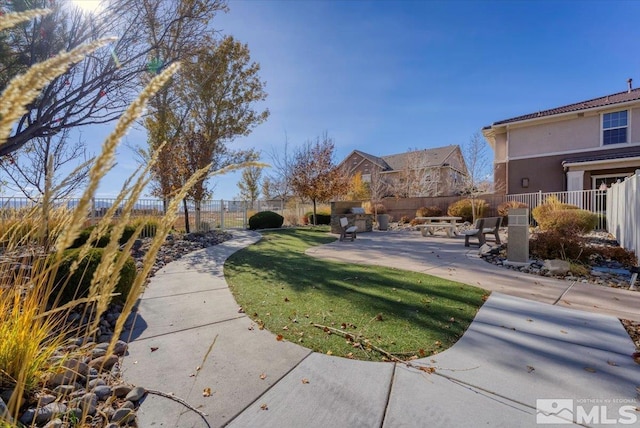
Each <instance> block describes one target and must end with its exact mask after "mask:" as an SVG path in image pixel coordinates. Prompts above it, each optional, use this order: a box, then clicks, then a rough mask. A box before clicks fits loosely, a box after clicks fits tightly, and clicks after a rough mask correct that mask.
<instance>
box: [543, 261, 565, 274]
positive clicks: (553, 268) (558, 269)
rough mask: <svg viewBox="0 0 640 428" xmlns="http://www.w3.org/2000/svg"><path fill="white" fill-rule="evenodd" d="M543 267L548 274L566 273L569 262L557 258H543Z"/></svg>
mask: <svg viewBox="0 0 640 428" xmlns="http://www.w3.org/2000/svg"><path fill="white" fill-rule="evenodd" d="M544 267H545V269H547V270H548V271H549V274H550V275H566V274H567V273H568V272H569V270H570V269H571V265H570V264H569V262H567V261H565V260H559V259H554V260H545V261H544Z"/></svg>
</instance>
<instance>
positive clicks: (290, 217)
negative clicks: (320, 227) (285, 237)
mask: <svg viewBox="0 0 640 428" xmlns="http://www.w3.org/2000/svg"><path fill="white" fill-rule="evenodd" d="M284 219H285V220H286V221H287V223H288V224H289V225H290V226H297V225H298V216H297V215H295V214H292V213H289V214H286V215H285V216H284Z"/></svg>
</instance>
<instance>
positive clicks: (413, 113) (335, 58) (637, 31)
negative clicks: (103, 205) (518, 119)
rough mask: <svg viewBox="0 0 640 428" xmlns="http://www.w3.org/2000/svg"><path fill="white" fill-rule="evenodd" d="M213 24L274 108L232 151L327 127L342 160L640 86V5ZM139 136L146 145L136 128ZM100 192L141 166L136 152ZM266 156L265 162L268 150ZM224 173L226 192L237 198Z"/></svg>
mask: <svg viewBox="0 0 640 428" xmlns="http://www.w3.org/2000/svg"><path fill="white" fill-rule="evenodd" d="M229 7H230V11H229V13H227V14H223V15H219V16H218V17H216V19H215V20H214V21H213V22H212V25H213V27H214V28H215V29H217V30H219V31H220V32H221V33H222V34H232V35H233V36H234V37H236V39H238V40H240V41H242V42H245V43H247V44H248V45H249V48H250V50H251V55H252V58H253V59H254V60H255V61H257V62H259V63H260V64H261V67H262V69H261V73H260V75H261V77H262V78H263V80H265V81H266V82H267V86H266V90H267V92H268V94H269V96H268V98H267V100H266V102H265V103H264V104H263V106H264V107H267V108H269V110H270V111H271V116H270V118H269V119H268V120H267V122H265V123H264V124H262V125H260V126H258V127H257V128H256V129H255V130H254V132H253V133H252V134H251V135H250V136H248V137H242V138H239V139H237V140H236V141H235V142H233V144H232V147H234V148H249V147H255V148H256V149H258V150H261V151H262V152H263V153H267V152H269V151H270V150H271V148H272V147H273V148H276V149H277V150H281V149H282V147H283V145H284V141H285V133H286V135H287V137H288V140H289V144H290V147H295V146H298V145H300V144H302V143H304V142H305V141H306V140H309V139H314V138H315V137H316V136H318V135H321V134H322V133H323V132H324V131H327V132H328V133H329V135H330V136H331V137H333V138H334V140H335V143H336V160H337V161H340V160H342V159H343V158H344V157H345V156H346V155H348V154H349V153H350V152H351V151H352V150H354V149H358V150H362V151H365V152H368V153H371V154H374V155H388V154H394V153H400V152H404V151H406V150H407V149H409V148H429V147H438V146H444V145H449V144H464V143H465V142H467V141H468V140H469V138H470V137H471V135H472V134H473V133H474V132H476V131H479V130H480V129H481V128H482V127H483V126H486V125H489V124H491V123H492V122H495V121H498V120H501V119H506V118H509V117H514V116H518V115H521V114H526V113H531V112H535V111H538V110H543V109H547V108H552V107H557V106H560V105H564V104H569V103H573V102H577V101H581V100H586V99H589V98H595V97H598V96H602V95H606V94H610V93H615V92H620V91H624V90H626V87H627V83H626V80H627V79H628V78H629V77H631V78H634V79H635V82H636V84H635V85H634V86H638V85H640V50H639V49H638V46H639V45H638V41H639V40H640V26H639V25H638V24H637V16H639V15H640V2H635V1H629V2H623V1H606V2H597V1H554V2H551V1H548V2H547V1H532V2H524V1H492V2H486V1H441V2H440V1H364V0H361V1H358V0H356V1H328V0H325V1H305V0H300V1H296V0H287V1H278V0H231V1H230V2H229ZM128 139H129V141H131V142H134V143H135V142H138V141H139V142H142V143H144V140H145V138H144V135H143V134H142V133H141V132H139V131H132V132H131V133H130V135H129V137H128ZM120 153H121V154H120V156H119V165H118V167H117V168H116V170H115V171H114V173H112V174H111V175H110V176H109V177H108V180H107V181H105V183H104V184H103V185H102V186H101V188H100V190H99V193H100V194H101V195H104V196H108V195H111V194H113V193H115V192H117V190H119V187H120V183H121V181H122V177H123V176H124V175H126V174H128V173H129V172H132V171H133V170H134V169H135V168H136V165H135V161H134V160H133V158H132V156H131V154H130V152H129V150H128V149H126V148H124V147H123V148H122V149H121V150H120ZM265 160H266V159H265ZM238 179H239V175H238V174H236V175H232V176H229V177H227V178H222V179H218V180H216V181H217V185H216V189H215V191H214V198H215V199H232V198H233V197H234V196H236V195H237V194H238V188H237V185H236V183H237V181H238Z"/></svg>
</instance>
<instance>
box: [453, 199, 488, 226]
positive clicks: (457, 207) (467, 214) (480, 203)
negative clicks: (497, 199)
mask: <svg viewBox="0 0 640 428" xmlns="http://www.w3.org/2000/svg"><path fill="white" fill-rule="evenodd" d="M471 202H472V201H471V199H461V200H459V201H457V202H454V203H452V204H451V205H449V208H447V214H448V215H450V216H452V217H462V221H473V210H472V205H471ZM473 205H474V206H475V209H476V215H477V217H483V216H484V212H485V211H486V210H487V208H488V207H489V205H488V204H487V201H485V200H484V199H475V200H474V201H473Z"/></svg>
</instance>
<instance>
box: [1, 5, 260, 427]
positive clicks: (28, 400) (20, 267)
mask: <svg viewBox="0 0 640 428" xmlns="http://www.w3.org/2000/svg"><path fill="white" fill-rule="evenodd" d="M45 12H46V11H31V12H29V13H21V14H7V15H4V16H0V29H2V28H9V27H11V26H12V25H15V24H16V23H18V22H23V21H24V20H26V19H31V18H32V17H34V16H39V15H41V14H43V13H45ZM107 42H108V40H102V41H98V42H95V43H90V44H87V45H85V46H81V47H79V48H76V49H74V50H73V51H71V52H62V53H60V54H59V55H57V56H56V57H54V58H51V59H49V60H47V61H44V62H42V63H40V64H36V65H34V66H32V67H31V68H30V69H29V70H28V71H27V72H25V73H24V74H23V75H20V76H16V77H15V78H14V79H13V80H12V81H11V82H10V83H9V85H8V86H7V88H6V89H5V91H4V92H3V93H2V94H1V95H0V147H1V146H2V145H3V144H5V143H6V140H7V138H8V136H9V134H10V132H11V129H12V126H13V122H14V121H15V120H16V119H17V118H19V117H20V116H21V115H22V114H23V112H24V111H25V110H24V106H25V105H27V104H28V103H29V102H31V101H32V100H33V99H34V98H35V97H37V96H38V94H39V91H40V90H41V89H42V88H43V87H44V86H45V85H46V84H47V83H48V82H49V81H51V80H52V79H53V78H55V77H56V76H58V75H60V74H62V73H64V72H65V71H66V70H67V69H68V67H69V65H70V64H71V63H74V62H79V61H81V60H82V59H83V57H84V56H85V55H86V54H87V53H89V52H91V51H93V50H95V49H97V48H98V47H100V46H102V45H104V44H105V43H107ZM178 67H179V64H173V65H171V66H169V67H167V69H166V70H164V71H163V72H162V73H161V74H159V75H157V76H156V77H154V78H153V79H152V80H151V82H150V83H149V84H148V85H147V86H146V87H145V88H144V90H143V91H142V93H141V94H140V96H139V97H138V99H136V100H135V101H134V102H133V103H132V104H131V105H130V106H129V108H128V109H127V110H126V111H125V113H124V114H123V115H122V116H121V118H120V119H119V121H118V123H117V124H116V127H115V129H114V131H113V132H112V133H111V134H110V135H109V136H108V137H107V139H106V140H105V142H104V144H103V146H102V151H101V153H100V154H99V155H98V156H97V157H96V158H95V159H94V160H93V164H92V167H91V169H90V173H89V183H88V185H87V188H86V190H85V191H84V192H83V194H82V196H81V198H80V200H79V202H78V203H77V204H76V205H75V206H74V207H73V208H61V207H60V204H58V205H56V204H54V201H53V200H52V198H53V196H52V195H54V194H56V191H55V189H51V183H47V184H46V185H45V192H44V194H43V195H42V197H41V199H40V200H39V201H38V203H37V204H35V205H34V206H33V207H32V208H23V209H19V210H3V209H0V247H1V248H0V256H1V258H0V393H2V392H3V391H4V392H7V391H9V392H11V394H10V395H11V398H10V399H9V401H8V403H6V404H7V410H8V411H7V412H5V414H1V413H0V427H2V426H6V425H9V426H14V425H15V424H16V420H18V418H19V416H20V411H21V410H22V409H24V408H25V407H26V406H29V405H35V404H36V403H37V398H36V392H37V391H38V390H39V389H41V388H42V387H43V386H44V385H46V384H47V382H48V381H49V380H50V379H51V378H52V376H54V375H56V374H59V373H61V371H64V370H66V372H68V369H66V368H65V367H64V365H65V363H66V362H69V361H70V360H71V359H73V358H81V357H84V356H86V355H87V352H90V349H87V348H86V347H80V348H78V347H76V346H68V345H69V340H73V341H74V342H75V341H77V339H81V340H90V339H92V338H95V337H96V335H97V331H98V324H99V320H100V316H101V314H102V313H103V312H104V311H105V310H106V309H107V307H108V305H109V303H110V301H111V299H112V298H113V297H114V296H115V295H116V292H115V290H116V284H118V282H119V280H120V274H121V270H122V268H123V265H124V264H125V263H126V260H127V257H126V255H127V254H128V253H129V252H130V250H131V248H132V247H133V245H134V242H135V240H136V238H137V237H138V235H140V233H141V232H142V231H143V229H144V228H145V226H146V224H147V223H146V222H142V221H133V222H132V223H133V224H134V225H136V226H135V227H136V229H135V232H134V233H133V234H132V235H130V238H129V239H128V240H127V241H126V242H125V243H124V244H123V245H121V244H122V243H121V242H120V240H121V238H122V236H123V234H124V231H125V227H126V226H127V225H129V224H130V220H131V217H132V213H133V212H134V209H135V205H136V202H137V200H138V198H139V197H140V195H141V194H142V192H143V190H144V189H145V186H146V185H147V184H148V182H149V180H150V172H151V168H152V166H153V164H154V162H156V160H157V153H158V151H156V153H155V154H154V155H153V156H152V157H151V160H150V162H149V164H148V165H147V166H146V168H144V169H143V170H142V171H139V172H137V173H136V174H134V175H133V176H132V177H131V178H130V179H129V180H127V181H126V182H125V184H124V185H123V188H122V191H121V192H120V194H119V195H118V197H117V198H116V200H115V203H114V204H112V206H111V207H110V208H109V209H108V210H107V212H106V214H105V215H104V216H103V217H102V218H101V219H100V221H99V222H98V223H97V224H96V225H95V228H94V229H93V230H92V232H91V235H90V237H89V239H87V240H86V242H85V243H84V244H83V245H82V246H81V248H80V249H79V250H78V252H77V254H78V256H77V258H76V260H75V261H74V262H73V263H72V264H71V267H70V268H69V272H68V274H66V277H65V278H64V279H63V281H62V282H60V283H56V282H55V279H56V276H57V274H58V272H59V270H60V269H61V266H62V262H63V260H64V257H65V254H66V253H65V250H66V249H67V248H69V247H70V246H71V244H72V243H73V242H74V241H75V240H76V238H77V237H78V236H79V235H80V232H81V231H82V228H83V227H84V226H85V225H86V224H87V222H88V218H87V213H88V212H90V206H91V200H92V199H93V198H94V196H95V192H96V190H97V188H98V185H99V183H100V180H101V179H102V178H103V177H104V176H105V174H106V173H107V172H108V171H109V169H110V168H111V166H112V165H113V163H114V159H115V154H116V148H117V145H118V143H119V141H120V140H121V139H122V137H123V136H124V135H125V133H126V131H127V129H128V128H129V127H130V126H131V125H132V124H133V123H134V122H135V121H136V120H137V118H138V117H139V116H140V114H141V113H142V111H143V110H144V108H145V105H146V103H147V101H148V100H149V99H150V98H151V97H152V96H153V95H154V94H155V93H156V92H157V91H158V90H159V89H161V88H162V87H163V85H165V84H166V83H167V82H168V80H169V79H170V77H171V75H172V74H173V73H175V72H176V71H177V69H178ZM248 166H265V165H264V164H261V163H258V162H246V163H242V164H239V165H232V166H229V167H226V168H223V169H221V170H219V171H213V172H212V171H210V168H211V165H208V166H207V167H205V168H202V169H200V170H199V171H198V172H196V174H194V176H193V177H191V178H190V179H189V180H188V181H187V182H186V183H185V185H184V186H183V188H182V189H180V190H179V191H177V192H176V194H175V196H174V198H173V199H172V200H171V201H170V202H169V208H168V210H167V213H166V214H165V215H164V217H161V218H160V219H156V223H155V224H156V225H157V227H156V230H155V233H154V236H153V238H152V241H151V244H150V249H149V251H148V252H147V253H146V256H145V260H144V263H143V265H142V267H141V268H140V270H139V272H138V274H137V276H136V277H135V279H134V280H133V282H132V286H131V288H130V290H129V292H128V294H127V295H126V296H119V297H121V300H122V301H123V302H124V303H123V306H124V308H123V309H122V311H121V315H120V317H119V318H118V320H117V322H116V328H115V332H114V334H113V336H112V340H111V343H110V346H109V349H108V350H107V356H108V355H110V354H111V353H112V352H113V348H114V346H115V342H116V341H117V339H118V338H119V336H120V334H121V332H122V330H123V327H124V323H125V321H126V319H127V318H128V316H129V314H130V312H131V309H132V307H133V305H134V304H135V302H136V301H137V299H138V298H139V296H140V294H141V293H142V291H143V289H144V284H145V282H146V278H147V276H148V274H149V272H150V271H151V268H152V267H153V264H154V261H155V257H156V255H157V253H158V250H159V249H160V247H161V246H162V244H163V242H164V241H165V238H166V236H167V235H168V234H169V232H170V231H171V228H172V226H173V224H174V222H175V220H176V217H177V213H178V206H179V203H180V202H181V201H182V199H183V198H185V197H186V195H187V193H188V192H189V190H190V189H191V187H193V185H195V184H196V183H197V182H199V181H200V180H202V179H205V178H206V177H207V176H212V175H219V174H224V173H226V172H229V171H233V170H236V169H240V168H245V167H248ZM48 167H49V168H51V163H50V162H49V166H48ZM63 205H64V204H63ZM116 212H117V213H118V215H117V216H116V215H115V214H116ZM106 236H108V237H109V241H108V244H107V245H106V247H105V248H104V249H102V250H101V251H102V252H101V254H102V255H101V258H100V262H99V264H98V266H97V267H96V268H95V270H94V271H93V272H89V271H84V270H81V269H86V267H85V268H81V266H82V263H81V262H82V260H84V259H85V258H87V257H89V255H90V254H91V253H92V248H93V247H94V246H95V245H96V243H97V242H98V241H99V240H100V238H101V237H106ZM85 266H88V264H85ZM75 273H80V277H83V276H89V275H91V277H90V285H89V287H88V292H87V293H86V294H80V293H79V291H80V283H81V282H83V281H82V280H80V281H79V282H78V283H73V282H72V277H73V278H75V277H76V276H77V275H74V274H75ZM76 281H77V280H76ZM69 287H71V289H72V290H74V287H75V293H72V294H73V295H74V296H76V297H75V298H74V299H72V300H71V301H63V300H62V299H61V297H62V294H63V290H65V289H67V288H69ZM78 310H80V311H82V314H81V315H80V319H85V318H87V319H89V320H90V322H88V323H85V324H79V325H78V324H77V323H76V324H72V323H70V322H69V317H70V315H71V314H72V312H73V311H75V313H76V314H77V313H78ZM2 395H3V396H6V394H2ZM58 399H59V400H62V401H64V400H65V397H62V398H58ZM0 411H1V410H0ZM86 411H88V409H86V410H85V413H84V414H83V415H80V416H78V415H76V414H75V413H73V412H71V413H69V414H67V415H66V416H62V418H63V423H64V424H67V425H71V424H73V425H74V426H76V425H78V426H79V425H82V426H84V424H86V423H88V422H87V421H88V420H89V419H88V418H89V415H87V414H86ZM71 415H73V416H71ZM105 425H106V422H105ZM65 426H66V425H65Z"/></svg>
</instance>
